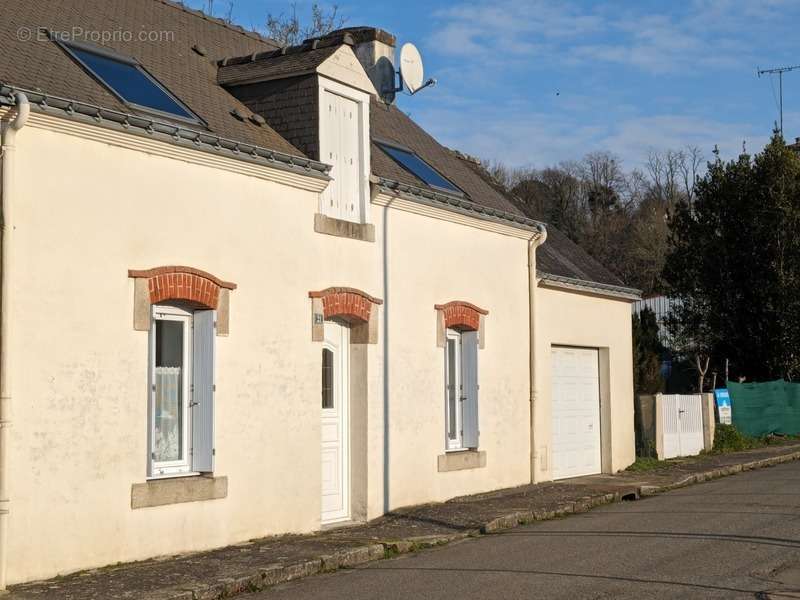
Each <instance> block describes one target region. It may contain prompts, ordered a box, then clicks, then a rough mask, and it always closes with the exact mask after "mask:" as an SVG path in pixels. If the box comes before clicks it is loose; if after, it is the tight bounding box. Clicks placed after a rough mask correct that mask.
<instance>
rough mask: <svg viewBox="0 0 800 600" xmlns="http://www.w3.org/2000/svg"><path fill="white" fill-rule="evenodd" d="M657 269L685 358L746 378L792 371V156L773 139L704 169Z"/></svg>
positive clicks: (795, 176) (799, 177) (798, 345)
mask: <svg viewBox="0 0 800 600" xmlns="http://www.w3.org/2000/svg"><path fill="white" fill-rule="evenodd" d="M669 229H670V251H669V253H668V255H667V259H666V264H665V267H664V273H663V274H664V281H665V284H666V286H667V292H668V293H669V295H671V296H672V297H674V298H676V299H677V300H678V303H677V306H676V307H675V308H674V311H673V314H672V317H671V319H670V323H669V325H670V328H671V330H672V333H673V334H674V335H675V337H676V339H677V340H678V342H679V345H680V347H681V349H682V350H683V352H684V354H685V355H686V356H687V357H689V356H703V357H708V356H711V357H713V360H714V362H715V363H716V364H717V365H719V364H720V363H721V362H722V361H723V360H724V359H725V358H729V359H730V360H731V376H732V378H733V377H735V376H737V375H744V376H746V377H747V378H748V379H749V380H767V379H773V378H778V377H784V378H786V379H790V380H791V379H794V378H796V377H798V375H800V295H799V294H798V293H799V292H800V158H798V156H797V155H796V154H795V153H794V152H793V151H792V150H790V149H788V148H787V147H786V145H785V144H784V142H783V139H782V138H781V136H780V135H778V134H777V133H775V134H774V135H773V137H772V140H771V141H770V143H769V144H768V145H767V146H766V147H765V148H764V150H763V151H762V152H761V153H760V154H758V155H757V156H756V157H755V159H752V158H751V157H750V156H749V155H747V154H742V155H741V156H740V157H739V158H738V160H734V161H731V162H728V163H724V162H722V161H720V160H717V161H716V162H713V163H710V164H709V165H708V171H707V173H706V174H705V176H704V177H702V178H701V179H699V180H698V181H697V184H696V186H695V196H694V200H693V201H692V202H691V203H690V202H681V203H680V204H679V205H678V206H677V208H676V210H675V211H674V213H673V215H672V217H671V218H670V222H669Z"/></svg>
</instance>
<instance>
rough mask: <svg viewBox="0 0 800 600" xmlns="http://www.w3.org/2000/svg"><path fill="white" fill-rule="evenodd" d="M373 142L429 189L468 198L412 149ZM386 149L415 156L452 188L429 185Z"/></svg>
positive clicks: (382, 142)
mask: <svg viewBox="0 0 800 600" xmlns="http://www.w3.org/2000/svg"><path fill="white" fill-rule="evenodd" d="M372 141H373V142H375V144H377V146H378V147H379V148H380V149H381V150H382V151H384V152H385V153H386V155H387V156H388V157H389V158H390V159H391V160H393V161H394V162H396V163H397V164H398V165H400V168H402V169H403V170H405V171H408V172H409V173H411V174H412V175H413V176H414V177H416V178H417V179H419V180H420V181H421V182H422V183H424V184H425V185H427V186H428V187H429V188H431V189H434V190H439V191H440V192H443V193H445V194H451V195H453V196H459V197H461V198H465V197H466V196H467V194H466V193H465V192H464V190H462V189H461V188H460V187H458V186H457V185H456V184H455V183H454V182H453V181H452V180H451V179H450V178H449V177H446V176H445V175H443V174H442V172H441V171H439V169H437V168H436V167H434V166H433V165H432V164H430V163H429V162H428V161H427V160H425V159H424V158H422V157H421V156H420V155H419V154H417V153H416V152H414V151H413V150H412V149H411V148H408V147H406V146H403V145H402V144H398V143H397V142H392V141H389V140H384V139H377V138H376V139H373V140H372ZM386 148H392V149H394V150H399V151H400V152H405V153H406V154H410V155H412V156H414V157H415V158H416V159H417V160H419V161H420V162H421V163H423V164H424V165H425V166H427V167H428V168H429V169H430V170H431V171H433V172H434V173H436V174H437V175H438V176H439V177H441V178H442V180H443V181H446V182H448V183H449V184H450V185H451V186H452V187H443V186H440V185H435V184H432V183H428V182H427V181H425V180H424V179H423V178H422V177H420V176H419V175H418V174H417V173H414V171H412V170H411V169H410V168H408V167H407V166H406V165H404V164H403V163H401V162H400V161H398V160H397V159H396V158H395V157H393V156H392V155H391V154H389V153H388V152H386Z"/></svg>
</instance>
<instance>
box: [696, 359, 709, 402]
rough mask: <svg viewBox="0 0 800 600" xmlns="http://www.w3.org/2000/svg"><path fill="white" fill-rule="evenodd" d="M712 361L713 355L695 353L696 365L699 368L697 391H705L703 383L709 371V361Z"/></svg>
mask: <svg viewBox="0 0 800 600" xmlns="http://www.w3.org/2000/svg"><path fill="white" fill-rule="evenodd" d="M709 362H711V357H710V356H708V355H704V356H701V355H700V354H695V357H694V366H695V368H696V369H697V391H698V392H699V393H701V394H702V393H703V384H704V383H705V380H706V373H707V372H708V363H709Z"/></svg>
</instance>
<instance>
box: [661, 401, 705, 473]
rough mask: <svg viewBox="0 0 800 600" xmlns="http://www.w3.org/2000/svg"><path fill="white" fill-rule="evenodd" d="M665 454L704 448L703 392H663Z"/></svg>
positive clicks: (662, 415)
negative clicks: (670, 393) (700, 393)
mask: <svg viewBox="0 0 800 600" xmlns="http://www.w3.org/2000/svg"><path fill="white" fill-rule="evenodd" d="M658 398H659V400H660V401H661V432H662V433H661V435H662V444H663V446H662V448H663V456H661V457H660V458H674V457H676V456H694V455H695V454H699V453H700V451H701V450H702V449H703V408H702V396H700V395H698V394H695V395H690V396H684V395H678V394H674V395H668V396H665V395H661V396H659V397H658Z"/></svg>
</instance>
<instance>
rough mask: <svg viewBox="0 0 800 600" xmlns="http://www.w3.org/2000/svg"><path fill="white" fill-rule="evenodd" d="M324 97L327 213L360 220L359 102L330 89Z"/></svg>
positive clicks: (335, 216)
mask: <svg viewBox="0 0 800 600" xmlns="http://www.w3.org/2000/svg"><path fill="white" fill-rule="evenodd" d="M325 100H326V104H327V111H328V118H327V119H326V121H327V122H326V123H325V125H326V126H327V128H328V131H327V136H326V137H327V139H328V140H329V147H328V155H327V156H326V157H325V158H326V162H330V163H331V164H332V165H333V169H332V170H331V177H332V178H333V181H331V183H330V186H329V188H328V191H329V193H328V198H327V201H328V207H327V208H328V211H329V216H331V217H334V218H337V219H344V220H346V221H360V220H361V219H360V215H359V212H360V210H359V208H360V206H361V198H360V190H359V185H358V180H359V158H360V156H359V154H360V152H359V139H358V138H359V129H360V127H359V124H358V121H359V119H358V109H359V106H358V102H355V101H353V100H350V99H349V98H345V97H343V96H339V95H338V94H334V93H332V92H325Z"/></svg>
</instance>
